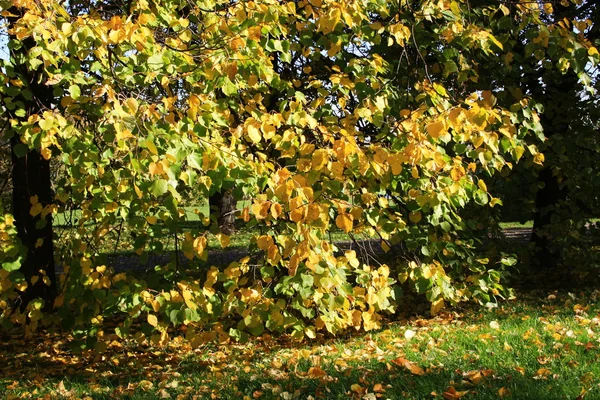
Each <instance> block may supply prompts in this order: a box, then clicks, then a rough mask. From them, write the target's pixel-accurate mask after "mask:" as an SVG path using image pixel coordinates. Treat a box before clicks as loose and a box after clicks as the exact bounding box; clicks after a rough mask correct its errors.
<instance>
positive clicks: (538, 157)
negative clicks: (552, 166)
mask: <svg viewBox="0 0 600 400" xmlns="http://www.w3.org/2000/svg"><path fill="white" fill-rule="evenodd" d="M544 160H545V157H544V154H542V153H537V154H536V155H534V156H533V162H534V163H536V164H539V165H543V164H544Z"/></svg>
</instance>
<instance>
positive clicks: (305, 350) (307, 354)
mask: <svg viewBox="0 0 600 400" xmlns="http://www.w3.org/2000/svg"><path fill="white" fill-rule="evenodd" d="M599 297H600V292H598V291H595V292H587V293H575V294H569V293H545V294H541V293H538V294H536V295H534V296H533V295H530V296H523V297H521V298H520V299H519V300H517V301H512V302H507V303H504V304H502V305H501V306H500V307H499V308H496V309H491V310H481V309H470V308H467V309H463V310H461V309H457V310H453V311H450V312H446V313H442V314H441V315H440V316H438V317H435V318H429V319H427V318H422V317H418V316H415V317H412V318H410V319H408V320H405V321H401V322H393V323H389V324H388V325H386V326H385V327H384V328H383V329H382V330H380V331H376V332H371V333H367V334H364V333H363V334H355V335H346V336H344V337H340V338H323V337H318V338H317V340H313V341H311V342H310V343H295V342H292V341H289V340H288V339H287V338H285V337H283V338H277V339H273V338H270V337H268V336H264V337H262V338H259V339H254V340H252V341H251V342H250V343H248V344H244V345H242V344H228V345H209V346H205V347H202V348H199V349H196V350H192V349H190V348H189V346H188V345H187V344H186V343H185V342H184V341H181V340H173V341H171V343H170V344H169V345H168V346H167V347H165V348H145V347H143V346H137V347H136V346H133V345H132V344H130V343H127V342H125V343H123V342H117V341H115V342H112V343H111V344H110V345H109V347H108V350H107V352H106V353H104V354H103V355H96V356H93V355H89V356H83V355H74V354H71V353H69V352H68V351H67V350H65V349H66V348H67V344H68V343H67V342H68V338H67V337H64V336H61V335H58V334H54V335H46V336H44V335H40V336H39V337H37V338H35V340H34V341H33V342H30V343H29V344H28V343H25V342H23V341H22V340H21V336H20V334H17V333H15V335H14V336H13V337H12V338H5V340H3V341H2V343H1V344H0V349H1V352H0V357H1V358H2V359H3V363H2V364H1V366H0V377H2V378H0V393H4V397H3V398H7V399H10V398H16V397H15V396H19V397H20V398H38V397H44V396H46V395H48V396H49V397H50V398H53V397H60V396H67V395H69V394H70V395H71V396H72V397H73V398H85V397H86V396H90V397H91V398H94V399H96V398H97V399H102V398H132V399H152V398H167V395H168V396H170V397H171V398H177V396H180V398H192V396H193V395H197V396H198V398H211V396H212V397H214V398H224V399H244V398H246V396H247V398H250V399H252V398H261V399H281V398H290V399H291V398H300V399H306V398H310V397H309V396H312V397H313V398H326V399H348V398H355V399H362V398H365V396H367V397H366V398H373V399H375V398H383V399H385V398H390V399H401V398H403V399H404V398H406V399H432V398H440V399H441V398H443V397H442V396H443V393H444V392H447V391H449V390H450V388H451V387H453V388H454V389H455V390H456V391H459V392H462V391H468V393H466V394H464V397H462V398H464V399H498V398H500V395H499V393H502V394H504V397H505V398H511V399H542V398H543V399H575V398H576V397H577V396H579V395H580V394H581V393H582V391H586V392H587V397H586V398H589V399H593V398H600V379H599V378H600V352H598V347H599V346H600V342H599V339H600V319H599V318H600V317H599V313H600V305H599V302H598V300H599ZM407 331H412V332H413V333H414V336H413V337H412V338H409V339H407V337H408V336H405V335H406V332H407ZM402 359H404V360H408V363H407V362H406V361H404V360H402ZM403 363H404V364H405V365H407V366H409V367H410V366H413V367H412V370H413V372H418V373H420V371H421V370H422V372H423V374H422V375H418V374H415V373H413V372H411V370H410V369H409V368H407V367H405V366H402V364H403ZM410 363H414V364H410ZM60 382H62V384H60ZM57 388H58V389H57ZM378 395H380V396H378Z"/></svg>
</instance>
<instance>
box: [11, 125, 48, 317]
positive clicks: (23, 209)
mask: <svg viewBox="0 0 600 400" xmlns="http://www.w3.org/2000/svg"><path fill="white" fill-rule="evenodd" d="M10 143H11V149H12V150H13V151H12V163H13V170H12V184H13V196H12V201H13V216H14V217H15V225H16V228H17V233H18V236H19V238H20V239H21V241H22V242H23V245H24V246H25V247H27V257H26V258H25V261H24V262H23V265H21V269H20V271H21V272H22V273H23V275H25V279H26V281H27V283H28V284H29V286H28V287H27V290H26V291H25V293H24V294H23V296H22V297H21V300H22V303H21V306H22V307H25V306H27V304H28V303H29V302H30V301H31V300H33V299H35V298H41V299H43V300H44V302H45V308H46V309H47V310H49V309H51V308H52V307H53V304H54V298H55V296H56V274H55V271H54V244H53V234H52V215H47V216H46V219H45V220H44V219H43V218H42V217H41V215H42V214H41V213H39V214H37V215H36V216H32V215H31V213H30V210H31V207H32V202H31V198H32V197H33V198H35V196H37V198H36V199H37V201H38V202H39V203H40V204H41V205H42V206H46V205H48V204H50V203H51V202H52V191H51V187H50V163H49V162H48V161H47V160H44V158H43V157H42V156H41V155H40V153H39V152H38V151H37V150H31V151H29V152H27V154H25V155H24V156H22V157H17V155H16V154H15V151H14V148H15V146H16V145H17V144H19V143H20V140H19V137H18V136H13V138H12V139H11V142H10ZM42 274H45V275H46V276H47V277H48V278H49V281H46V282H49V284H46V283H45V282H44V281H45V279H43V277H42V276H40V275H42ZM34 276H38V280H37V281H36V282H35V283H34V284H31V278H32V277H34Z"/></svg>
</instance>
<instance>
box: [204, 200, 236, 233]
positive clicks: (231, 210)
mask: <svg viewBox="0 0 600 400" xmlns="http://www.w3.org/2000/svg"><path fill="white" fill-rule="evenodd" d="M208 203H209V205H210V212H211V214H216V216H217V218H216V219H217V221H218V223H219V229H220V231H221V233H224V234H225V235H232V234H234V233H235V210H236V201H235V197H234V196H233V192H232V190H231V189H229V190H222V191H220V192H217V193H215V194H213V195H212V196H210V197H209V199H208Z"/></svg>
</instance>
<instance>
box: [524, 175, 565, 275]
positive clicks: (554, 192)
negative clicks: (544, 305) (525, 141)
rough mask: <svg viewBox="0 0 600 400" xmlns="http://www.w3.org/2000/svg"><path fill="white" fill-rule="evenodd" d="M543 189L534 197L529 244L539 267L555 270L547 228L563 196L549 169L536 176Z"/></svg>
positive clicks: (555, 261) (555, 258)
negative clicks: (531, 245)
mask: <svg viewBox="0 0 600 400" xmlns="http://www.w3.org/2000/svg"><path fill="white" fill-rule="evenodd" d="M538 180H539V182H540V183H543V185H544V187H543V188H541V189H539V190H538V192H537V194H536V196H535V214H534V217H533V234H532V236H531V243H533V244H534V245H535V247H534V258H535V259H536V262H537V264H538V265H539V266H541V267H543V268H555V267H556V266H557V264H558V257H557V256H556V255H555V254H553V253H552V251H551V249H550V243H551V241H552V237H549V236H548V235H549V232H548V228H549V227H550V225H551V224H552V215H553V214H554V213H555V212H556V207H558V203H559V201H560V200H561V198H562V197H564V194H563V193H561V190H560V186H559V183H558V180H557V177H556V176H554V175H553V174H552V169H551V168H550V167H544V169H543V170H542V171H540V174H539V176H538Z"/></svg>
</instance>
